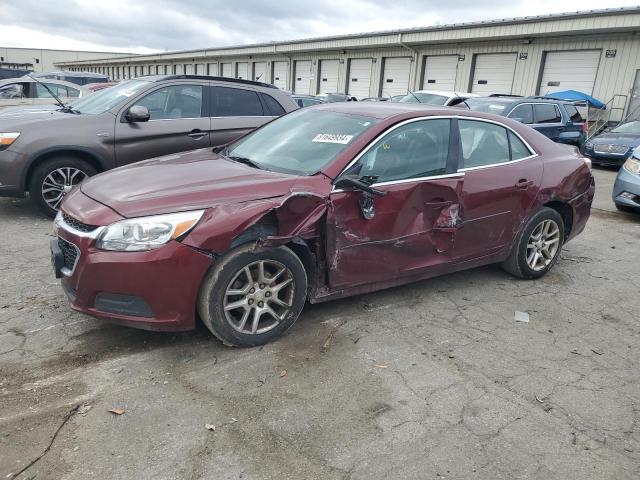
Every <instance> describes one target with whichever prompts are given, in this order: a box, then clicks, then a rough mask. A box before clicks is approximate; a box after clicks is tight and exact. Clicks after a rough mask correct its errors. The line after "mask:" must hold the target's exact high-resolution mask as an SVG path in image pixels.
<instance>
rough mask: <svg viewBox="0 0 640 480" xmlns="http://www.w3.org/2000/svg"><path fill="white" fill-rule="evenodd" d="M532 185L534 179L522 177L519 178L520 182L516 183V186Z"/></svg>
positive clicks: (526, 186) (525, 186)
mask: <svg viewBox="0 0 640 480" xmlns="http://www.w3.org/2000/svg"><path fill="white" fill-rule="evenodd" d="M531 185H533V180H527V179H526V178H521V179H520V180H518V183H516V188H528V187H530V186H531Z"/></svg>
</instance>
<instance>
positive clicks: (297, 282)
mask: <svg viewBox="0 0 640 480" xmlns="http://www.w3.org/2000/svg"><path fill="white" fill-rule="evenodd" d="M260 262H264V263H263V265H266V266H265V267H264V268H265V271H266V270H267V269H269V268H276V269H277V268H278V267H275V266H276V265H280V266H282V267H285V269H286V272H285V273H283V274H281V275H284V278H282V277H277V281H279V282H281V283H285V282H284V281H283V280H284V279H285V278H286V279H287V280H291V282H290V283H289V284H288V285H291V284H292V285H293V287H292V288H291V289H289V290H285V291H284V292H282V293H285V295H288V300H289V302H288V303H290V304H291V306H290V307H289V308H288V309H285V307H282V310H280V309H279V305H277V304H273V303H269V302H273V301H274V300H282V298H278V296H279V295H280V294H281V292H280V291H279V292H276V293H274V294H271V295H275V298H274V297H273V296H272V297H271V298H270V299H266V298H263V296H264V295H267V294H266V293H265V290H263V289H261V288H267V289H268V288H269V286H268V285H267V286H266V287H262V285H264V284H262V285H259V284H258V282H257V279H258V278H259V277H258V276H257V275H258V274H257V270H256V269H258V268H259V266H258V265H259V263H260ZM247 266H250V269H249V270H250V273H251V275H252V278H251V280H248V277H247V276H246V275H247V274H246V273H243V272H246V270H245V267H247ZM267 274H269V273H267ZM280 278H282V280H281V279H280ZM254 280H255V281H256V283H255V284H254V285H255V286H256V288H255V293H253V292H251V293H246V294H244V293H243V294H241V295H237V296H233V295H230V294H229V293H228V289H233V291H239V290H238V289H240V287H242V288H246V287H247V285H249V284H250V283H251V282H253V281H254ZM273 281H274V282H275V281H276V280H273ZM232 282H233V283H232ZM273 285H274V287H277V285H276V284H275V283H274V284H273ZM286 288H289V287H286ZM252 295H261V297H256V298H255V300H254V299H253V298H248V297H251V296H252ZM229 298H231V299H232V300H233V301H232V302H230V303H228V304H227V309H228V308H229V307H230V306H231V305H232V304H234V303H238V302H244V301H246V302H255V303H252V306H251V307H249V306H248V305H249V304H248V303H246V304H244V305H242V306H239V307H238V308H237V309H235V310H231V311H229V313H228V314H227V313H225V310H226V309H225V301H227V302H228V300H229ZM247 298H248V299H247ZM261 298H262V300H263V302H259V300H260V299H261ZM306 298H307V273H306V271H305V269H304V265H303V264H302V262H301V261H300V258H298V256H297V255H296V254H295V253H293V252H292V251H291V250H290V249H289V248H287V247H284V246H283V247H277V248H256V246H255V244H253V243H251V244H245V245H242V246H240V247H238V248H236V249H234V250H232V251H230V252H229V253H227V254H226V255H224V256H223V257H222V258H221V259H220V260H218V261H216V263H215V264H214V265H213V266H212V267H211V269H210V270H209V272H208V273H207V275H206V276H205V279H204V281H203V283H202V285H201V287H200V293H199V295H198V314H199V315H200V318H201V320H202V322H203V323H204V324H205V326H206V327H207V328H208V329H209V330H210V331H211V333H213V334H214V335H215V336H216V337H218V338H219V339H220V340H221V341H222V342H223V343H224V344H225V345H228V346H234V347H253V346H257V345H263V344H265V343H268V342H271V341H273V340H275V339H276V338H278V337H280V336H281V335H282V334H284V332H286V331H287V330H288V329H289V328H291V326H292V325H293V324H294V323H295V322H296V320H297V319H298V317H299V316H300V312H301V311H302V308H303V307H304V304H305V301H306ZM258 304H261V305H263V306H268V307H272V309H273V310H275V312H276V313H278V314H279V316H280V315H282V317H283V318H281V319H280V320H275V318H274V317H273V316H271V315H270V314H269V313H267V314H266V316H261V315H258V325H259V327H258V329H257V330H260V329H266V328H269V330H266V331H264V332H260V331H256V333H251V332H249V331H247V330H248V329H250V328H251V327H252V326H253V322H252V320H253V318H254V316H253V315H256V313H255V312H256V311H257V310H259V309H258V308H256V307H257V306H258ZM247 310H249V312H251V313H249V314H248V315H249V317H250V318H248V319H247V320H246V322H247V325H245V326H244V327H242V325H243V324H242V318H244V313H246V311H247ZM227 311H228V310H227ZM240 312H242V314H240ZM230 317H231V320H230V319H229V318H230ZM239 317H242V318H239ZM263 320H264V322H263ZM250 321H251V326H250V325H248V323H249V322H250ZM236 322H237V324H235V323H236ZM232 323H234V324H235V326H234V325H232ZM271 324H273V325H271ZM260 325H263V326H262V327H260ZM238 328H240V330H239V329H238Z"/></svg>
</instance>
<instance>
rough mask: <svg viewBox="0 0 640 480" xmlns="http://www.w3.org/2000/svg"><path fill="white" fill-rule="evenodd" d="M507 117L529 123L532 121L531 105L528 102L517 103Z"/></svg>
mask: <svg viewBox="0 0 640 480" xmlns="http://www.w3.org/2000/svg"><path fill="white" fill-rule="evenodd" d="M508 117H509V118H515V119H518V120H520V121H521V122H522V123H525V124H527V125H529V124H531V123H533V105H531V104H530V103H525V104H522V105H518V106H517V107H516V108H514V109H513V110H512V111H511V113H510V114H509V115H508Z"/></svg>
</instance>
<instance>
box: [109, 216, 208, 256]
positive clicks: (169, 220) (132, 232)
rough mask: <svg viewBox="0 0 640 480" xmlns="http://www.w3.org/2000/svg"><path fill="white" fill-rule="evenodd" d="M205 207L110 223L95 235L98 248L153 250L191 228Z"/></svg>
mask: <svg viewBox="0 0 640 480" xmlns="http://www.w3.org/2000/svg"><path fill="white" fill-rule="evenodd" d="M203 213H204V210H194V211H191V212H181V213H171V214H168V215H154V216H152V217H139V218H130V219H127V220H122V221H120V222H116V223H112V224H111V225H109V226H108V227H107V228H105V229H104V231H103V232H102V233H101V234H100V235H99V236H98V239H97V241H96V247H98V248H99V249H100V250H116V251H119V252H140V251H144V250H153V249H154V248H159V247H161V246H162V245H164V244H166V243H168V242H169V241H170V240H173V239H176V238H179V237H181V236H183V235H184V234H185V233H187V232H188V231H189V230H191V229H192V228H193V227H194V226H195V225H196V223H198V220H200V217H202V214H203Z"/></svg>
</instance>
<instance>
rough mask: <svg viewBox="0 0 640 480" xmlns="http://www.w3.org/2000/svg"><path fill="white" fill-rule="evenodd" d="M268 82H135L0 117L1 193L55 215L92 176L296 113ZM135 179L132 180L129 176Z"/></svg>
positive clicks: (176, 78) (214, 142)
mask: <svg viewBox="0 0 640 480" xmlns="http://www.w3.org/2000/svg"><path fill="white" fill-rule="evenodd" d="M297 108H298V106H297V104H296V103H295V102H294V101H293V100H292V99H291V97H290V96H289V95H288V94H287V93H285V92H283V91H281V90H279V89H278V88H276V87H274V86H273V85H268V84H266V83H260V82H251V81H247V80H236V79H232V78H223V77H204V76H193V75H171V76H169V75H162V76H148V77H140V78H136V79H134V80H130V81H127V82H123V83H120V84H118V85H116V86H113V87H111V88H107V89H105V90H102V91H99V92H97V93H94V94H93V95H90V96H88V97H86V98H83V99H80V100H78V101H76V102H74V103H73V105H72V106H69V107H66V108H60V109H59V110H55V111H49V112H42V113H37V114H30V115H24V116H10V117H4V118H1V119H0V196H5V197H21V196H24V195H25V193H27V192H29V194H30V197H31V198H32V199H33V200H34V201H35V202H36V203H37V204H38V206H39V207H40V208H41V210H42V211H43V212H45V213H46V214H48V215H49V216H54V215H55V213H56V211H57V209H58V206H59V205H60V203H61V202H62V199H63V197H64V195H65V194H66V193H67V192H68V191H69V190H70V189H71V188H72V187H73V186H74V185H76V184H78V183H79V182H81V181H82V180H83V179H84V178H86V177H88V176H91V175H94V174H96V173H99V172H102V171H105V170H109V169H111V168H115V167H118V166H120V165H126V164H128V163H132V162H136V161H139V160H144V159H147V158H152V157H157V156H160V155H166V154H171V153H176V152H182V151H185V150H194V149H197V148H204V147H215V146H218V145H223V144H225V143H228V142H230V141H231V140H234V139H236V138H238V137H239V136H241V135H243V134H245V133H246V132H248V131H250V130H253V129H254V128H256V127H259V126H261V125H263V124H264V123H266V122H268V121H269V120H271V119H272V118H274V117H277V116H279V115H282V114H284V113H286V112H290V111H292V110H295V109H297ZM132 181H134V182H135V179H132Z"/></svg>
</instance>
